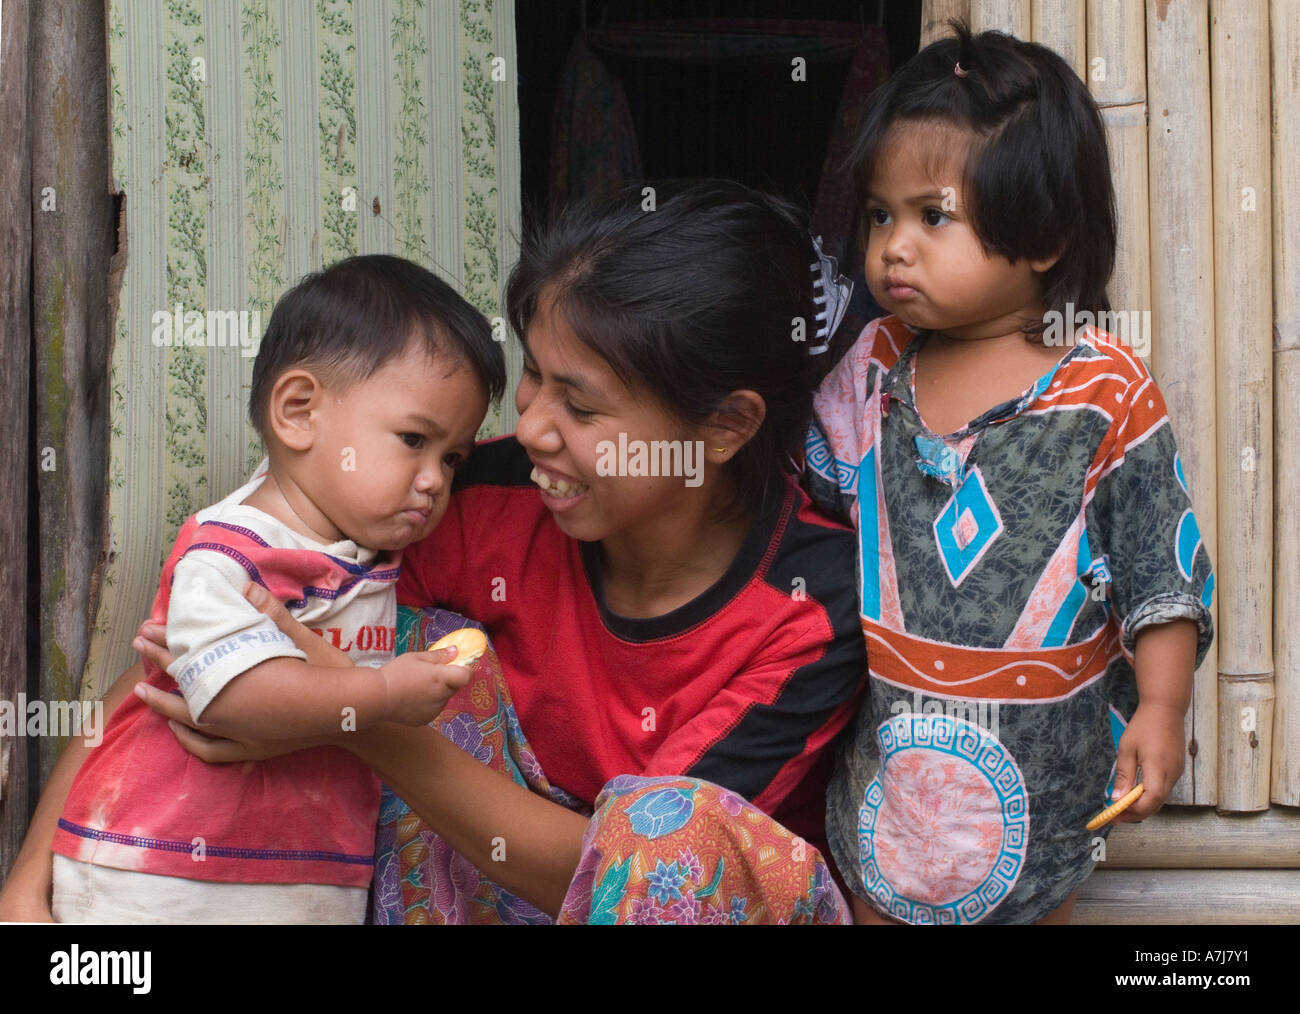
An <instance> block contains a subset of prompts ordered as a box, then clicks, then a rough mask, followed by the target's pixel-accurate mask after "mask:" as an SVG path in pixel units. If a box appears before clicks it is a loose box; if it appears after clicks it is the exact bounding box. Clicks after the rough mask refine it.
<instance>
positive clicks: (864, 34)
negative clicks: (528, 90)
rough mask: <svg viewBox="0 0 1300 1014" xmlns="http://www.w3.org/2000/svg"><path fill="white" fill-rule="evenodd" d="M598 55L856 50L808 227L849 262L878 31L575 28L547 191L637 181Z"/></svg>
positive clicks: (610, 82) (616, 100)
mask: <svg viewBox="0 0 1300 1014" xmlns="http://www.w3.org/2000/svg"><path fill="white" fill-rule="evenodd" d="M598 54H606V55H609V56H615V57H622V58H636V59H657V60H665V61H673V62H697V63H727V62H732V61H744V62H746V63H755V62H762V61H771V62H774V63H779V64H781V65H783V66H785V67H788V66H789V64H790V61H791V59H793V58H794V57H796V56H799V57H803V58H804V59H805V60H807V61H808V62H809V63H815V62H819V61H830V60H842V59H844V58H845V57H847V56H850V55H851V57H852V60H851V63H850V67H849V74H848V78H847V80H846V82H845V85H844V90H843V91H842V93H841V95H840V102H839V108H838V110H837V112H836V116H835V127H834V130H833V132H832V136H831V137H830V139H829V144H828V145H827V151H826V158H825V160H824V163H823V168H822V175H821V179H820V181H819V183H818V188H817V200H816V206H815V209H814V213H813V222H812V225H813V233H814V234H816V235H820V236H822V237H823V243H822V248H823V249H824V250H825V251H826V252H827V253H829V254H832V255H833V256H835V257H837V258H838V259H839V260H840V262H841V264H844V265H846V266H847V265H849V264H852V263H853V258H854V247H855V242H854V235H853V234H854V225H855V222H856V208H855V207H854V194H853V178H852V172H851V167H850V166H849V165H848V164H847V157H848V155H849V153H850V152H851V150H852V146H853V134H854V129H855V127H856V126H857V122H858V119H859V117H860V116H861V114H862V108H863V106H864V105H865V103H866V99H867V96H868V95H869V94H870V93H871V91H872V90H873V89H874V88H875V87H876V86H877V85H878V84H880V83H881V82H882V81H884V80H885V78H886V77H887V76H888V74H889V47H888V43H887V41H886V38H885V33H884V31H883V29H881V28H880V27H879V26H876V25H868V26H866V27H865V28H863V27H861V26H858V25H854V24H849V23H845V22H824V21H775V20H764V19H755V18H732V19H670V20H662V21H650V22H630V23H626V24H615V25H603V26H600V27H594V28H590V29H588V30H587V31H586V32H585V33H584V34H582V35H579V36H578V38H577V39H576V40H575V41H574V43H573V47H572V48H571V49H570V51H569V56H568V59H567V61H566V63H565V68H564V76H563V78H562V80H561V83H560V89H559V93H558V94H557V96H556V103H555V113H554V116H553V119H552V143H551V178H550V197H551V200H552V202H553V203H554V204H555V205H556V206H561V205H563V204H564V203H567V201H568V200H569V198H570V197H573V196H579V195H587V194H593V193H594V194H607V193H610V192H613V191H615V190H617V189H619V188H620V187H621V186H627V185H631V184H635V183H638V182H640V180H641V178H642V177H641V158H640V154H639V150H638V146H637V138H636V131H635V125H634V123H633V120H632V114H631V110H630V108H629V106H628V102H627V97H626V95H624V93H623V87H622V84H621V83H620V82H619V80H618V78H617V77H615V76H614V75H613V74H611V73H610V72H609V70H608V69H607V68H606V67H605V66H604V64H603V63H602V62H601V59H600V56H599V55H598Z"/></svg>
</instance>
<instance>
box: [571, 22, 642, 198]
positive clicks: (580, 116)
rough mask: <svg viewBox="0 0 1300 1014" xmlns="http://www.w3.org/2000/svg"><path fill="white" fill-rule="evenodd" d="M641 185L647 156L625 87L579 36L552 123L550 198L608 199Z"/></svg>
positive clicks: (572, 52) (572, 49) (573, 47)
mask: <svg viewBox="0 0 1300 1014" xmlns="http://www.w3.org/2000/svg"><path fill="white" fill-rule="evenodd" d="M640 180H641V152H640V149H639V148H638V147H637V143H636V126H635V125H634V124H633V122H632V110H631V109H630V108H628V104H627V96H626V95H625V94H624V93H623V86H622V85H621V84H620V83H619V81H618V78H616V77H614V75H613V74H611V73H610V72H609V71H608V70H607V69H606V67H605V65H604V64H603V63H602V62H601V61H600V58H599V57H597V56H596V54H595V53H593V52H592V51H591V47H590V46H588V45H587V41H586V39H584V38H583V36H581V35H579V36H578V37H577V39H575V40H574V42H573V46H572V47H571V48H570V49H569V56H568V58H567V59H566V60H565V63H564V74H563V76H562V77H561V78H560V89H559V93H558V94H557V95H556V97H555V112H554V115H553V116H552V118H551V179H550V198H551V203H552V206H553V207H556V208H561V207H563V206H564V205H566V204H568V203H569V198H570V197H571V196H597V197H603V196H608V195H611V194H614V193H617V192H618V190H620V189H621V188H622V187H623V186H626V185H630V184H633V183H637V182H639V181H640Z"/></svg>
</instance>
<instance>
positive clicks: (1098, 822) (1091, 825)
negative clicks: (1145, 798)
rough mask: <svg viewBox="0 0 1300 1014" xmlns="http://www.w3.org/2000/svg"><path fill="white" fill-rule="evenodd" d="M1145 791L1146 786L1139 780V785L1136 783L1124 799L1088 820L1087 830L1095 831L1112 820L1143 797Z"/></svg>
mask: <svg viewBox="0 0 1300 1014" xmlns="http://www.w3.org/2000/svg"><path fill="white" fill-rule="evenodd" d="M1144 791H1146V786H1144V785H1143V784H1142V783H1141V782H1138V784H1137V785H1134V786H1133V788H1131V789H1129V790H1128V792H1126V793H1125V794H1124V797H1123V798H1122V799H1117V800H1115V802H1113V803H1111V804H1110V806H1108V807H1106V809H1104V810H1102V811H1101V813H1099V814H1097V816H1095V817H1093V818H1092V820H1090V821H1088V827H1087V830H1089V831H1095V830H1097V828H1099V827H1101V826H1102V825H1104V824H1109V823H1110V822H1111V821H1112V820H1114V819H1115V818H1116V817H1118V816H1119V815H1120V814H1121V813H1123V812H1124V811H1125V810H1127V809H1128V808H1129V807H1130V806H1132V805H1133V804H1134V803H1136V802H1137V801H1138V800H1139V799H1141V798H1142V793H1143V792H1144Z"/></svg>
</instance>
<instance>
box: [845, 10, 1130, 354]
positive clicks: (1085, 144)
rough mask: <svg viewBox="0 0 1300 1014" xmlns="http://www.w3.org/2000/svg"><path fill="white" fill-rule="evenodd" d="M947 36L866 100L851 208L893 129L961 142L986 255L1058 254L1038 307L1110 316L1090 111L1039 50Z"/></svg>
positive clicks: (958, 29) (1104, 223) (1072, 77)
mask: <svg viewBox="0 0 1300 1014" xmlns="http://www.w3.org/2000/svg"><path fill="white" fill-rule="evenodd" d="M949 24H950V27H951V28H952V31H953V34H952V35H951V36H949V37H947V38H942V39H939V40H937V41H935V42H933V43H931V44H930V45H928V46H926V47H925V48H924V49H923V50H921V51H920V52H919V53H917V54H916V56H914V57H912V58H911V59H910V60H908V61H907V63H905V64H903V66H901V67H900V68H899V69H898V71H897V72H896V73H895V74H894V75H893V76H892V77H891V78H890V79H889V80H888V81H887V82H886V83H885V84H883V85H881V86H880V87H879V88H878V89H877V90H876V91H875V92H873V93H872V95H871V98H870V99H869V100H868V104H867V108H866V110H865V112H864V115H863V119H862V123H861V126H860V127H859V129H858V136H857V143H856V150H855V152H854V156H853V161H854V175H855V179H856V183H857V192H858V200H859V207H862V206H864V204H865V200H866V195H867V192H868V190H869V188H870V186H871V179H872V176H873V174H874V172H875V167H876V162H877V161H878V160H879V158H880V155H881V153H882V151H883V150H884V146H885V145H886V143H887V140H888V138H889V134H890V130H891V129H892V128H893V127H894V126H895V125H897V124H900V123H905V122H910V123H918V124H939V125H950V126H953V127H955V128H957V129H962V130H969V131H971V132H972V133H973V134H974V142H973V144H972V145H971V148H970V152H969V155H968V160H967V164H966V172H965V177H966V178H965V180H964V184H965V186H964V190H965V194H966V199H967V203H968V205H969V208H968V212H969V214H970V216H971V226H972V228H973V229H974V231H975V235H976V236H978V237H979V239H980V242H981V243H982V244H983V245H984V248H985V250H987V251H989V252H991V253H995V254H999V255H1001V256H1003V257H1006V258H1007V259H1008V260H1010V261H1017V260H1020V259H1021V258H1027V259H1030V260H1036V259H1039V258H1047V257H1050V256H1052V255H1055V254H1059V255H1060V257H1059V259H1058V260H1057V262H1056V264H1055V265H1053V267H1052V268H1050V269H1049V270H1048V271H1047V272H1046V273H1045V275H1044V278H1043V285H1044V292H1043V299H1044V302H1045V303H1046V305H1047V307H1048V308H1049V309H1056V310H1058V311H1061V312H1064V311H1065V306H1066V304H1067V303H1073V304H1074V306H1075V307H1076V308H1077V309H1079V310H1089V311H1091V312H1093V313H1101V312H1106V311H1109V310H1110V303H1109V300H1108V299H1107V296H1106V285H1107V283H1108V282H1109V280H1110V275H1111V271H1112V270H1113V269H1114V265H1115V247H1116V214H1115V191H1114V186H1113V184H1112V182H1111V172H1110V161H1109V157H1108V155H1107V148H1106V131H1105V128H1104V126H1103V124H1102V120H1101V114H1100V113H1099V112H1098V110H1097V106H1096V103H1095V102H1093V100H1092V96H1090V95H1089V94H1088V89H1087V87H1086V86H1085V85H1084V83H1083V82H1082V81H1081V80H1080V79H1079V76H1078V75H1077V74H1076V73H1075V72H1074V71H1073V69H1071V67H1070V66H1069V64H1067V63H1066V62H1065V61H1064V60H1063V59H1062V58H1061V57H1060V56H1059V55H1058V54H1057V53H1055V52H1054V51H1053V50H1051V49H1049V48H1048V47H1046V46H1042V45H1039V44H1037V43H1033V42H1023V41H1021V40H1020V39H1016V38H1014V37H1013V36H1010V35H1005V34H1003V33H1001V32H981V33H980V34H978V35H973V34H971V32H970V30H969V28H968V27H967V26H966V25H965V24H964V23H961V22H958V21H953V22H950V23H949ZM958 64H960V67H961V72H960V73H958V71H957V65H958ZM864 246H865V243H864ZM1027 333H1028V332H1027Z"/></svg>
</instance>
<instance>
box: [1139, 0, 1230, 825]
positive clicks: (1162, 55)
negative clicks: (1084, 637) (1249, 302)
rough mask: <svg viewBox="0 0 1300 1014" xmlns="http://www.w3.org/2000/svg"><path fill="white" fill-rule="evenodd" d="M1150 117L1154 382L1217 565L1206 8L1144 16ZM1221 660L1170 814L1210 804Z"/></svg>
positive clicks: (1154, 8) (1199, 682) (1199, 701)
mask: <svg viewBox="0 0 1300 1014" xmlns="http://www.w3.org/2000/svg"><path fill="white" fill-rule="evenodd" d="M1147 106H1148V109H1149V110H1150V116H1149V119H1150V127H1149V131H1148V139H1147V157H1148V164H1149V165H1150V180H1151V184H1150V202H1151V205H1150V222H1151V235H1152V236H1156V237H1158V242H1155V243H1152V244H1151V318H1152V330H1153V331H1154V333H1155V338H1154V341H1153V355H1152V359H1151V366H1152V373H1153V374H1154V375H1155V378H1156V381H1157V383H1159V385H1160V390H1161V391H1162V392H1163V393H1164V396H1165V402H1166V403H1167V404H1168V405H1169V418H1170V422H1171V423H1172V425H1173V428H1174V435H1175V437H1176V438H1177V439H1178V453H1179V457H1180V459H1181V460H1182V464H1183V475H1185V476H1186V478H1187V487H1188V490H1189V492H1190V493H1191V498H1192V505H1193V507H1194V508H1195V510H1196V520H1197V522H1198V524H1199V525H1200V529H1201V538H1203V539H1204V540H1205V548H1206V549H1207V550H1208V551H1209V554H1210V559H1211V560H1212V561H1214V562H1215V563H1218V561H1219V554H1218V538H1217V536H1218V527H1217V526H1218V521H1217V518H1218V510H1217V507H1218V504H1217V499H1218V493H1217V489H1216V470H1215V450H1216V444H1215V411H1214V404H1215V402H1214V214H1213V177H1212V175H1211V172H1210V116H1209V110H1210V38H1209V11H1208V0H1186V2H1183V3H1178V4H1172V5H1165V4H1148V5H1147ZM1217 602H1218V598H1217V596H1216V597H1215V599H1214V601H1212V602H1211V604H1210V611H1211V614H1213V612H1214V610H1215V608H1216V606H1217ZM1216 626H1217V624H1216ZM1217 652H1218V640H1217V639H1216V640H1215V642H1214V643H1213V644H1211V645H1210V650H1209V652H1208V653H1207V654H1206V656H1205V660H1204V661H1203V662H1202V663H1201V667H1200V669H1198V670H1197V672H1196V682H1195V684H1194V689H1193V692H1192V706H1191V708H1190V710H1189V712H1188V715H1187V739H1188V752H1189V753H1190V756H1189V757H1188V759H1187V766H1186V767H1185V768H1184V770H1183V777H1182V778H1180V779H1179V781H1178V784H1177V785H1175V786H1174V790H1173V792H1172V793H1171V794H1170V796H1169V801H1170V802H1171V803H1197V804H1201V805H1211V804H1213V803H1215V802H1216V801H1217V791H1218V784H1217V782H1218V737H1219V732H1218V728H1219V726H1218V713H1219V688H1218V672H1219V669H1218V654H1217Z"/></svg>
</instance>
